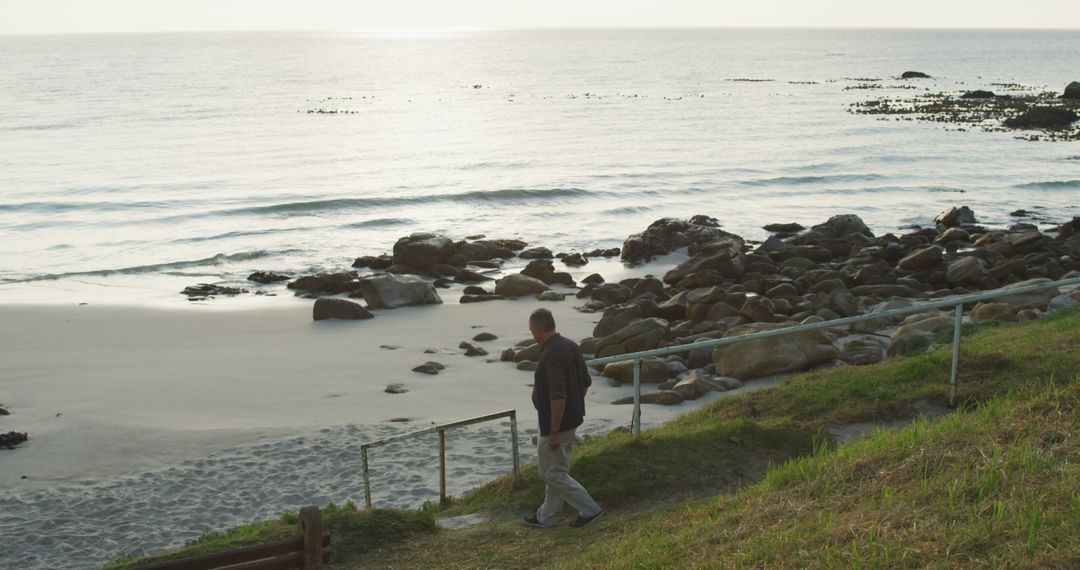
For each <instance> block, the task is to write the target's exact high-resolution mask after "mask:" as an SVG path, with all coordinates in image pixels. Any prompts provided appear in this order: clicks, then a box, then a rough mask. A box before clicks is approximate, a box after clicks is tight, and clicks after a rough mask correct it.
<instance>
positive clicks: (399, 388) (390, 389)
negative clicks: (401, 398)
mask: <svg viewBox="0 0 1080 570" xmlns="http://www.w3.org/2000/svg"><path fill="white" fill-rule="evenodd" d="M385 391H386V393H387V394H404V393H405V392H408V391H409V390H408V388H406V387H405V385H404V384H390V385H388V386H387V387H386V390H385Z"/></svg>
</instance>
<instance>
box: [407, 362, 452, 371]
mask: <svg viewBox="0 0 1080 570" xmlns="http://www.w3.org/2000/svg"><path fill="white" fill-rule="evenodd" d="M445 368H446V366H444V365H442V364H440V363H438V362H433V361H430V360H429V361H427V362H425V363H423V364H421V365H420V366H417V367H416V368H413V369H412V370H413V372H423V373H424V374H438V373H439V371H440V370H443V369H445Z"/></svg>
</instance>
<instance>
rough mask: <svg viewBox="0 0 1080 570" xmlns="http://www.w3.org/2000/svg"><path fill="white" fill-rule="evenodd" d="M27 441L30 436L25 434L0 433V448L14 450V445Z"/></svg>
mask: <svg viewBox="0 0 1080 570" xmlns="http://www.w3.org/2000/svg"><path fill="white" fill-rule="evenodd" d="M29 440H30V436H29V435H27V434H26V433H25V432H17V431H9V432H7V433H0V447H4V448H7V449H14V448H15V446H16V445H19V444H20V443H22V442H24V441H29Z"/></svg>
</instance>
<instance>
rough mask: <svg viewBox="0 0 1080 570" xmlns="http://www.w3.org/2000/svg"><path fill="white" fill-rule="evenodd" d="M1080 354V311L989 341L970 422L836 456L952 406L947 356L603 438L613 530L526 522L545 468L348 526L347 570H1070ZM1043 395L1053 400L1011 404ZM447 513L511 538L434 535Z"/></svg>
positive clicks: (984, 342) (984, 339)
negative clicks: (864, 426)
mask: <svg viewBox="0 0 1080 570" xmlns="http://www.w3.org/2000/svg"><path fill="white" fill-rule="evenodd" d="M949 336H951V335H943V337H942V338H948V337H949ZM1076 346H1080V311H1069V312H1061V313H1058V314H1056V315H1054V316H1051V317H1049V318H1045V319H1041V320H1039V321H1034V322H1031V323H1027V324H1022V325H1010V326H1002V327H996V328H991V329H989V330H983V331H979V332H978V333H977V334H975V335H973V336H971V337H965V339H964V341H963V351H962V358H961V376H960V378H961V380H960V392H959V394H960V400H961V402H962V405H963V406H965V407H967V408H968V409H971V410H974V411H973V412H972V413H964V414H957V415H956V416H954V417H952V418H949V419H948V420H942V421H941V422H938V423H935V424H933V425H928V424H926V423H917V424H916V425H915V426H913V427H912V428H909V429H908V430H903V431H900V432H890V433H885V434H881V435H879V436H876V437H874V438H871V439H869V440H865V441H862V442H859V443H856V444H851V445H846V446H842V447H838V448H835V447H834V446H831V445H828V444H823V442H824V441H825V440H824V439H823V438H822V434H823V433H824V429H825V428H826V427H827V426H832V425H840V424H846V423H851V422H860V421H874V420H893V419H901V418H910V417H914V416H915V415H916V411H915V408H914V403H915V402H916V401H919V400H922V399H926V400H930V401H932V402H935V403H938V404H944V403H945V402H946V401H947V398H948V386H947V382H948V375H949V352H948V351H947V349H938V350H931V351H930V352H927V353H925V354H921V355H917V356H913V357H909V358H906V359H903V360H894V361H889V362H885V363H882V364H879V365H875V366H868V367H858V368H856V367H847V368H840V369H830V370H825V371H819V372H814V373H810V374H807V375H803V376H800V377H798V378H796V379H793V380H792V381H790V382H787V383H786V384H784V385H782V386H778V387H775V388H771V389H766V390H760V391H756V392H752V393H749V394H745V395H742V396H739V397H733V398H726V399H723V400H720V401H717V402H715V403H713V404H711V405H709V406H707V407H705V408H702V409H700V410H697V411H695V412H692V413H689V414H687V415H685V416H683V417H681V418H679V419H677V420H675V421H673V422H671V423H669V424H667V425H665V426H663V427H660V428H657V429H654V430H649V431H648V432H646V433H644V434H643V440H642V442H640V443H635V442H633V441H632V439H631V438H630V436H629V435H628V434H611V435H608V436H605V437H602V438H596V439H592V440H589V441H588V442H586V443H585V444H584V445H581V446H580V447H579V448H578V449H576V450H575V452H574V453H575V465H574V473H575V476H577V477H578V478H579V479H580V480H581V481H582V482H583V483H584V484H585V485H586V486H587V487H588V488H589V489H590V491H591V492H592V493H593V495H594V496H595V497H596V498H597V500H598V501H600V502H601V503H602V504H603V505H604V506H605V508H606V509H607V510H608V511H609V513H610V516H609V517H607V518H606V519H605V520H604V521H602V522H601V523H598V524H597V525H595V526H593V527H590V528H589V529H587V530H585V531H577V530H571V529H565V528H562V529H557V530H553V531H537V530H535V529H529V528H525V527H522V526H520V525H519V524H517V522H516V520H517V518H518V517H519V516H520V515H521V514H522V513H524V512H527V511H528V510H529V509H531V508H534V507H535V505H536V504H538V503H539V501H540V499H541V497H542V493H543V486H542V484H541V483H540V481H539V479H538V478H537V475H536V468H535V465H532V466H527V467H526V468H525V470H524V478H525V482H524V485H523V486H522V488H519V489H514V488H513V487H512V485H511V482H510V481H509V479H506V478H504V479H500V480H497V481H494V482H492V483H491V484H488V485H486V486H484V487H481V488H479V489H477V490H476V491H474V492H472V493H470V494H469V495H468V496H466V497H465V498H463V499H460V500H457V501H455V502H454V503H452V504H450V505H447V506H443V507H438V508H429V509H427V510H425V511H422V512H420V513H402V512H384V514H382V515H378V516H379V517H381V518H380V519H378V521H377V522H378V524H372V523H373V521H374V520H375V519H373V518H372V517H373V515H372V514H366V513H363V512H355V511H352V510H350V509H343V510H342V509H339V511H342V512H341V513H339V515H338V517H339V518H338V521H337V522H336V523H328V526H329V527H330V528H331V531H332V532H335V538H334V542H335V551H336V559H335V563H334V564H333V566H335V567H340V568H367V567H371V568H394V567H396V568H434V567H439V568H455V567H456V568H474V567H501V568H516V567H527V566H537V565H550V564H555V565H562V566H564V567H582V566H594V567H604V566H610V567H623V566H641V567H669V566H672V565H679V566H695V565H697V566H769V567H782V566H785V565H787V566H794V567H807V566H818V567H834V566H837V565H841V566H880V565H884V564H887V565H890V566H893V565H900V566H903V565H908V566H927V565H930V566H933V565H951V564H961V565H968V563H973V564H981V563H989V564H992V565H995V566H997V565H1000V564H1002V563H1004V561H1008V562H1009V563H1012V564H1019V565H1025V564H1045V565H1053V564H1062V565H1067V563H1069V562H1072V561H1075V560H1076V557H1077V556H1078V553H1080V546H1078V545H1077V543H1076V541H1077V539H1076V538H1070V537H1080V516H1078V515H1080V510H1078V507H1077V503H1076V499H1075V498H1074V497H1072V494H1075V492H1074V491H1072V492H1071V494H1069V493H1070V489H1076V488H1080V487H1078V486H1077V485H1076V483H1077V482H1078V481H1077V479H1076V470H1075V467H1074V466H1075V464H1076V461H1077V459H1080V458H1078V457H1076V455H1075V454H1076V449H1077V443H1076V442H1077V437H1080V433H1078V432H1077V430H1076V429H1075V428H1076V414H1075V413H1072V414H1070V413H1069V412H1070V411H1071V409H1072V408H1071V407H1070V406H1071V405H1072V404H1070V403H1068V402H1070V401H1071V400H1069V399H1070V398H1073V399H1075V396H1076V392H1077V390H1076V388H1075V387H1072V388H1069V390H1071V391H1068V392H1060V393H1059V392H1055V391H1054V390H1055V388H1051V387H1048V386H1050V385H1052V384H1053V383H1054V382H1061V381H1063V380H1068V379H1071V378H1074V377H1075V376H1076V374H1077V372H1078V371H1080V353H1078V351H1077V350H1076V349H1075V348H1074V347H1076ZM1030 385H1037V386H1039V387H1040V388H1038V390H1037V391H1036V393H1027V392H1024V393H1023V394H1022V395H1020V394H1018V395H1016V396H1014V397H1013V398H1012V399H1009V400H1001V399H1000V397H1001V396H1002V395H1004V394H1006V393H1008V392H1009V391H1010V390H1012V389H1014V388H1016V387H1018V386H1030ZM1038 402H1042V404H1038ZM1036 404H1038V406H1042V407H1041V408H1039V409H1043V408H1046V409H1049V408H1047V406H1049V407H1054V406H1057V407H1056V408H1054V409H1057V410H1059V411H1061V412H1060V413H1058V415H1057V416H1054V418H1056V419H1054V420H1053V421H1051V420H1050V419H1048V418H1041V417H1037V416H1032V415H1031V414H1032V412H1025V411H1024V410H1025V409H1028V408H1031V407H1032V406H1036ZM1025 406H1027V408H1025ZM1038 406H1036V407H1038ZM644 413H646V414H647V413H648V410H647V409H646V410H645V412H644ZM988 414H989V415H988ZM1005 414H1008V415H1009V418H1010V419H1009V421H1002V420H1001V419H1000V418H1001V417H1002V416H1003V415H1005ZM1070 421H1071V422H1072V423H1071V424H1069V422H1070ZM1024 422H1027V423H1026V424H1025V423H1024ZM1014 424H1016V425H1015V426H1014ZM1021 424H1023V425H1026V426H1027V427H1025V428H1022V429H1021V427H1019V426H1020V425H1021ZM1048 426H1053V428H1052V429H1051V428H1050V427H1048ZM1070 426H1071V427H1070ZM1043 427H1046V429H1044V430H1043V431H1042V432H1039V431H1038V429H1042V428H1043ZM1037 428H1038V429H1037ZM1047 430H1049V431H1047ZM1040 438H1042V439H1040ZM1062 438H1064V439H1062ZM1058 440H1061V442H1060V443H1051V444H1042V443H1039V442H1043V441H1046V442H1057V441H1058ZM1047 445H1049V447H1047ZM1040 446H1041V447H1040ZM1055 446H1057V447H1055ZM1070 453H1071V454H1072V455H1070ZM799 457H802V458H801V459H799ZM793 458H794V460H792V459H793ZM1070 462H1071V463H1070ZM781 464H783V465H781ZM770 466H773V469H771V470H769V467H770ZM777 466H779V467H777ZM1069 485H1071V487H1070V486H1069ZM1063 493H1065V494H1063ZM436 512H437V514H438V515H439V516H450V515H455V514H462V513H471V512H486V513H489V514H491V515H492V516H493V517H494V519H495V520H494V522H492V523H489V524H485V525H481V526H479V527H474V528H471V529H465V530H457V531H448V530H443V531H438V532H434V531H432V529H431V526H430V520H431V516H432V515H433V514H436ZM993 521H997V522H993ZM1071 521H1076V522H1071ZM287 527H288V525H287V524H286V523H279V524H278V528H279V529H287ZM237 532H241V531H237ZM259 540H262V539H261V538H260V539H259ZM248 541H255V540H253V539H251V538H250V537H249V538H248ZM202 546H204V547H208V546H207V544H203V545H202ZM980 552H989V553H991V554H987V555H985V556H983V557H982V558H980V557H979V556H980V555H979V553H980Z"/></svg>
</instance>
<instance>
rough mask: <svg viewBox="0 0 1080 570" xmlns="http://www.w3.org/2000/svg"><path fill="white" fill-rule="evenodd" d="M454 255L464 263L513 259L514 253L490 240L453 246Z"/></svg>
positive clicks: (460, 243)
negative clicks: (458, 256)
mask: <svg viewBox="0 0 1080 570" xmlns="http://www.w3.org/2000/svg"><path fill="white" fill-rule="evenodd" d="M454 253H456V254H457V255H460V256H462V258H464V259H465V261H483V260H488V259H495V258H499V259H507V258H510V257H514V252H512V251H510V250H509V249H508V248H505V247H502V246H500V245H499V244H497V243H495V242H494V241H491V240H477V241H462V242H458V243H457V244H455V246H454Z"/></svg>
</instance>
